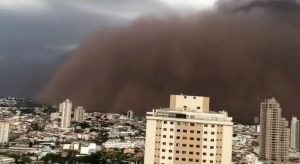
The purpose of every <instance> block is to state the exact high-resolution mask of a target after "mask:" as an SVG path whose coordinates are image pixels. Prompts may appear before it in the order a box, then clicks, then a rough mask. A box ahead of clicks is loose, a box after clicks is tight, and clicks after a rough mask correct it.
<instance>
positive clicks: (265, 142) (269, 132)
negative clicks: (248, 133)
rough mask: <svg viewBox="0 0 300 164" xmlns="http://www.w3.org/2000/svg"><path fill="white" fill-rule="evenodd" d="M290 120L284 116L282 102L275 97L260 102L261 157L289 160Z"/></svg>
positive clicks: (267, 159)
mask: <svg viewBox="0 0 300 164" xmlns="http://www.w3.org/2000/svg"><path fill="white" fill-rule="evenodd" d="M289 132H290V130H289V129H288V121H286V119H285V118H283V117H282V109H281V107H280V104H279V103H278V102H277V101H276V99H275V98H274V97H273V98H272V99H266V100H265V101H263V102H262V103H261V104H260V136H259V146H260V153H259V155H260V157H261V158H262V159H264V160H266V161H276V162H286V161H288V160H289V136H290V134H289Z"/></svg>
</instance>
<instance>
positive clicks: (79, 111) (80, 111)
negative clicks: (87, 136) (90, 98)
mask: <svg viewBox="0 0 300 164" xmlns="http://www.w3.org/2000/svg"><path fill="white" fill-rule="evenodd" d="M84 115H85V109H84V108H83V107H82V106H79V107H77V108H75V110H74V121H77V122H82V121H83V120H84Z"/></svg>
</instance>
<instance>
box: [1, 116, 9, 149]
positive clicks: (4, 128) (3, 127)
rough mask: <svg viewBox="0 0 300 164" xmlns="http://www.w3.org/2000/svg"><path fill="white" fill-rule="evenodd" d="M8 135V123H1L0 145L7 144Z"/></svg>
mask: <svg viewBox="0 0 300 164" xmlns="http://www.w3.org/2000/svg"><path fill="white" fill-rule="evenodd" d="M8 134H9V123H8V122H4V121H1V122H0V143H2V144H3V143H7V142H8Z"/></svg>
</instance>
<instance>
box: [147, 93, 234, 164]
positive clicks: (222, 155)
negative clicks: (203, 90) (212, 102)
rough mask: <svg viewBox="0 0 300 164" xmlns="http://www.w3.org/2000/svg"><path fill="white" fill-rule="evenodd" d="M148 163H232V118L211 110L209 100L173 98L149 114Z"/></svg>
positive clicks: (194, 97) (174, 96)
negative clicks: (167, 103) (164, 105)
mask: <svg viewBox="0 0 300 164" xmlns="http://www.w3.org/2000/svg"><path fill="white" fill-rule="evenodd" d="M146 117H147V124H146V143H145V157H144V163H145V164H179V163H180V164H193V163H197V164H199V163H200V164H230V163H231V158H232V157H231V156H232V133H233V122H232V118H231V117H228V115H227V113H226V112H224V111H222V112H219V113H216V112H210V111H209V97H199V96H187V95H171V99H170V107H169V108H165V109H153V111H152V112H147V116H146Z"/></svg>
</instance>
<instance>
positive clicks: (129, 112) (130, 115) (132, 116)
mask: <svg viewBox="0 0 300 164" xmlns="http://www.w3.org/2000/svg"><path fill="white" fill-rule="evenodd" d="M127 118H128V119H131V120H133V119H134V112H133V111H132V110H129V111H127Z"/></svg>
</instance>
